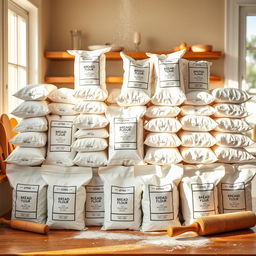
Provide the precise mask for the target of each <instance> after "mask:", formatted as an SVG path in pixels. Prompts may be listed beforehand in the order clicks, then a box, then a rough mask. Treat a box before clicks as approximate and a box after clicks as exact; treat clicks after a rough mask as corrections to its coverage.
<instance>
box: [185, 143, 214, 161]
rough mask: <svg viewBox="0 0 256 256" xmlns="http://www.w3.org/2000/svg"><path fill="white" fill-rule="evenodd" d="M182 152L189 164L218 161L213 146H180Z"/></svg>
mask: <svg viewBox="0 0 256 256" xmlns="http://www.w3.org/2000/svg"><path fill="white" fill-rule="evenodd" d="M180 154H181V156H182V158H183V161H184V162H185V163H188V164H211V163H214V162H216V161H217V157H216V156H215V154H214V153H213V151H212V150H211V148H186V147H180Z"/></svg>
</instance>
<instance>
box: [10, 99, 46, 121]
mask: <svg viewBox="0 0 256 256" xmlns="http://www.w3.org/2000/svg"><path fill="white" fill-rule="evenodd" d="M49 113H50V110H49V107H48V104H47V102H46V101H24V102H22V103H21V104H20V105H19V106H18V107H16V108H15V109H14V110H13V111H12V112H11V114H12V115H14V116H17V117H20V118H30V117H38V116H46V115H48V114H49Z"/></svg>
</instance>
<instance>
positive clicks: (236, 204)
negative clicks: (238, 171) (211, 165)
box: [221, 182, 246, 213]
mask: <svg viewBox="0 0 256 256" xmlns="http://www.w3.org/2000/svg"><path fill="white" fill-rule="evenodd" d="M221 193H222V199H223V202H222V203H223V213H229V212H237V211H245V210H246V196H245V184H244V183H243V182H239V183H234V184H229V183H221Z"/></svg>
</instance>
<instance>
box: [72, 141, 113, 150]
mask: <svg viewBox="0 0 256 256" xmlns="http://www.w3.org/2000/svg"><path fill="white" fill-rule="evenodd" d="M107 147H108V142H107V140H106V139H102V138H84V139H77V140H75V141H74V142H73V143H72V145H71V148H72V149H74V150H75V151H78V152H97V151H102V150H104V149H106V148H107Z"/></svg>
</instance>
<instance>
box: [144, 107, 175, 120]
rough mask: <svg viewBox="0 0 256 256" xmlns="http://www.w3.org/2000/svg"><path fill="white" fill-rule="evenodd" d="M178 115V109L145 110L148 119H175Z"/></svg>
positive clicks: (150, 108)
mask: <svg viewBox="0 0 256 256" xmlns="http://www.w3.org/2000/svg"><path fill="white" fill-rule="evenodd" d="M179 113H180V108H179V107H168V106H150V107H148V108H147V111H146V113H145V116H146V117H148V118H159V117H176V116H177V115H178V114H179Z"/></svg>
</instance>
